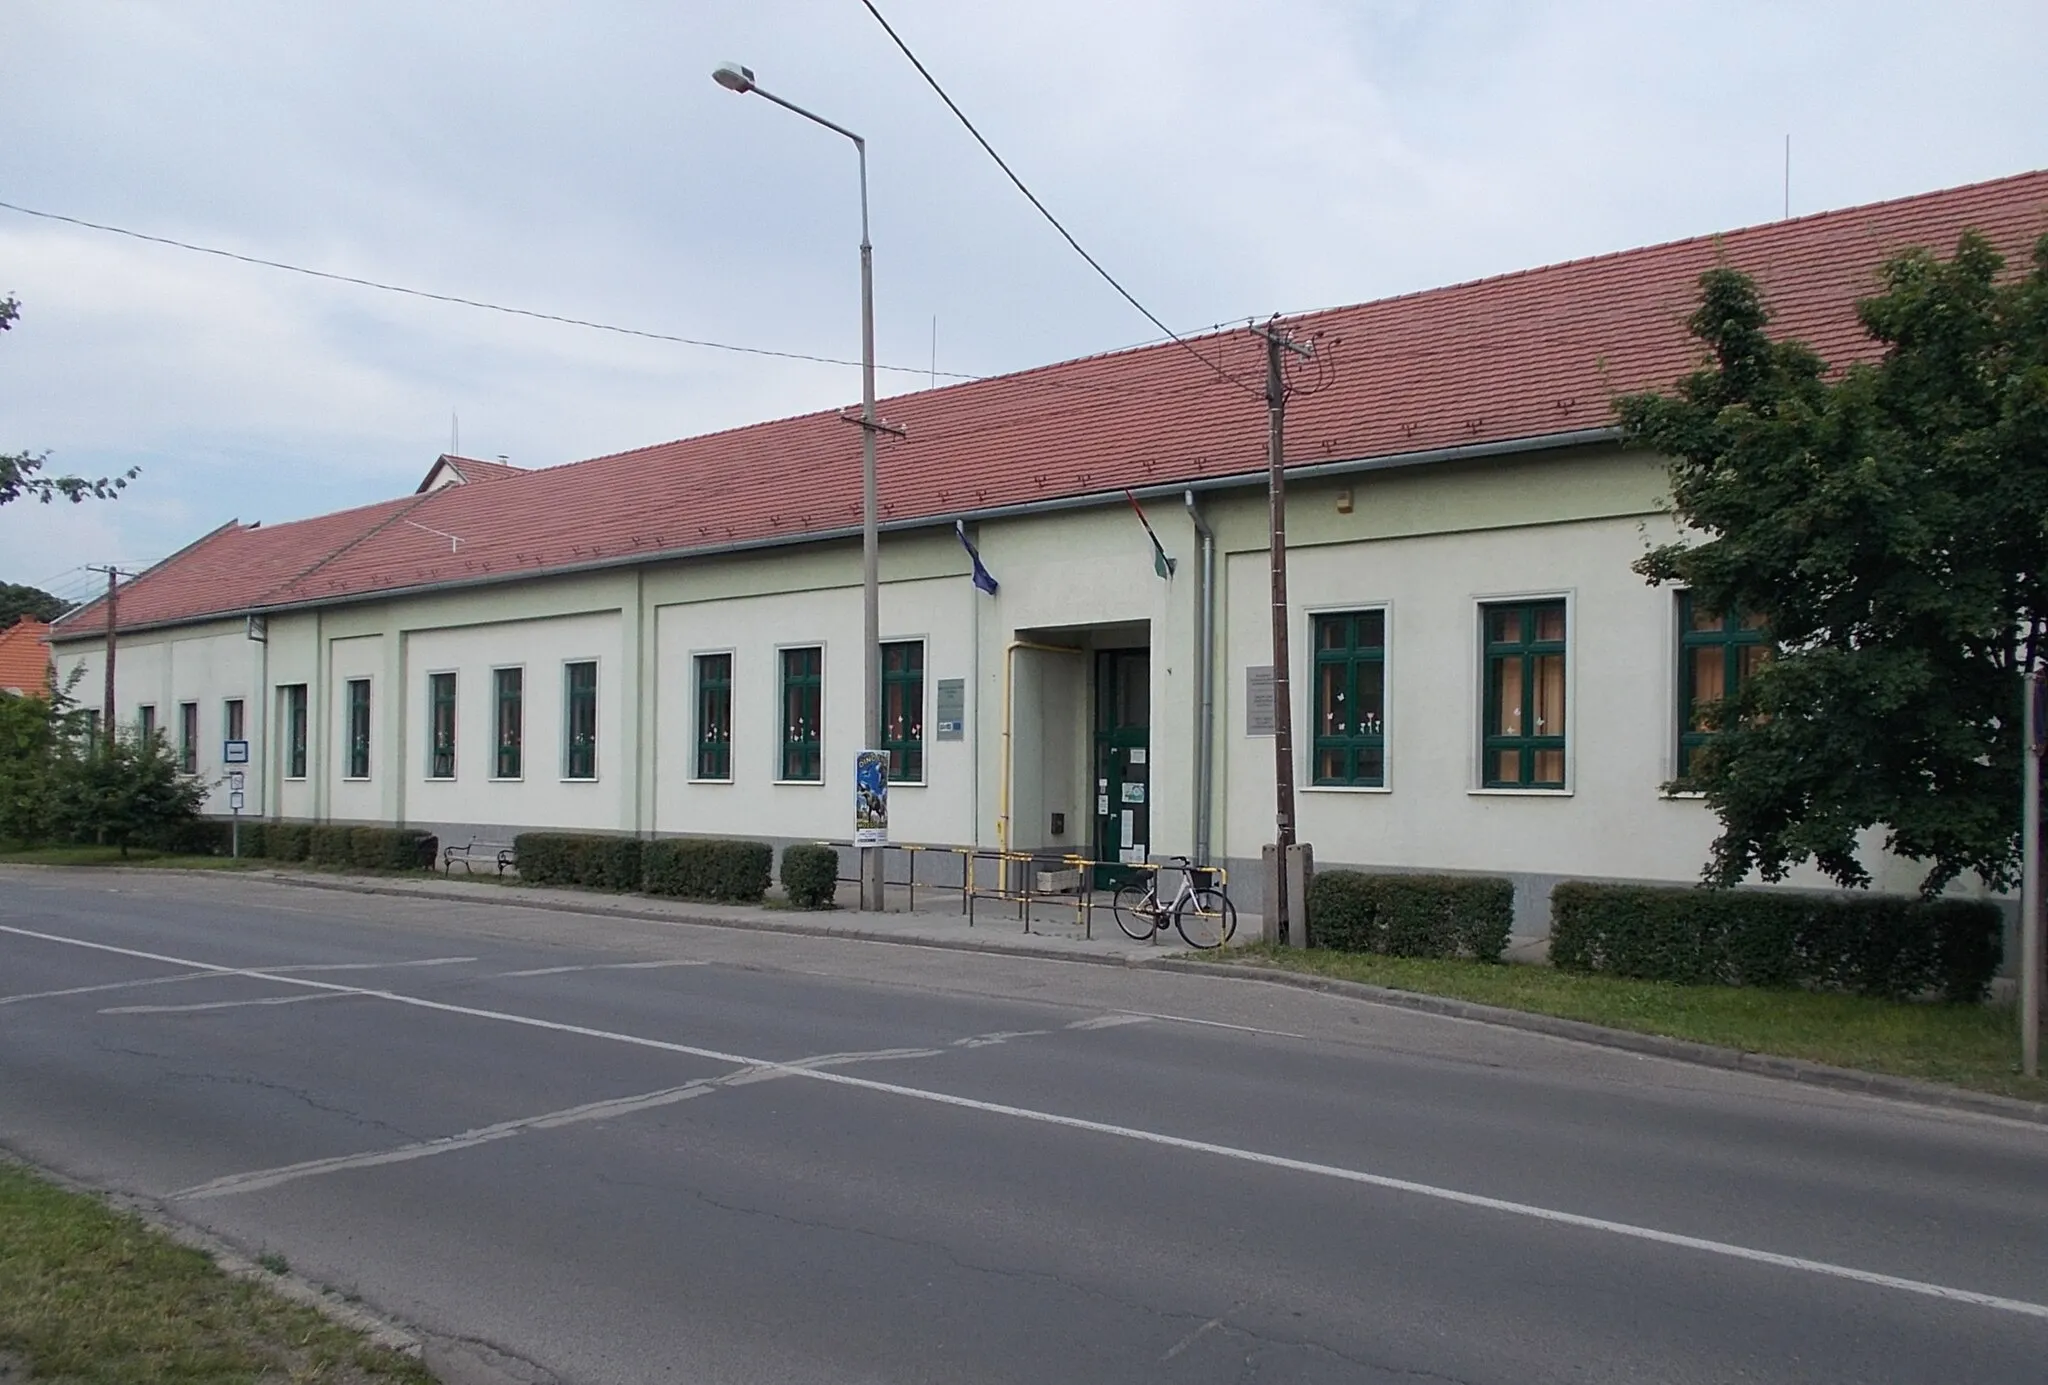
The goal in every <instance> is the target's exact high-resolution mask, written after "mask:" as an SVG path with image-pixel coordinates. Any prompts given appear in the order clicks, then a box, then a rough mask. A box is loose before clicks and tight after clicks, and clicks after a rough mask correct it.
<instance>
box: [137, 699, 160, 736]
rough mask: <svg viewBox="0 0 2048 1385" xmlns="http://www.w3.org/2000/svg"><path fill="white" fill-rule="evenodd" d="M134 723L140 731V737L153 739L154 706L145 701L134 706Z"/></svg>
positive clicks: (154, 727)
mask: <svg viewBox="0 0 2048 1385" xmlns="http://www.w3.org/2000/svg"><path fill="white" fill-rule="evenodd" d="M135 725H136V727H137V729H139V730H140V731H141V732H142V739H144V740H146V741H147V740H153V739H155V737H156V708H155V707H154V706H152V705H151V704H149V703H147V702H145V703H143V704H142V705H141V706H140V707H138V708H136V709H135Z"/></svg>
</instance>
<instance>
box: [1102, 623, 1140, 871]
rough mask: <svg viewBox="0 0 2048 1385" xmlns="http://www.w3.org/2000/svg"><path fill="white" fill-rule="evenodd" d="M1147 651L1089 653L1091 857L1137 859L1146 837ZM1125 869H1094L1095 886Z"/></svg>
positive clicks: (1115, 859)
mask: <svg viewBox="0 0 2048 1385" xmlns="http://www.w3.org/2000/svg"><path fill="white" fill-rule="evenodd" d="M1151 671H1152V656H1151V653H1150V651H1148V650H1143V649H1105V650H1103V651H1101V652H1100V653H1098V654H1097V655H1096V656H1095V832H1094V836H1093V842H1092V850H1091V854H1092V855H1093V857H1094V859H1095V860H1097V861H1103V862H1125V861H1143V860H1145V859H1146V857H1147V856H1148V855H1149V854H1150V853H1151V849H1152V847H1151V843H1152V764H1151V759H1152V754H1151V751H1152V746H1151V723H1152V716H1151V709H1152V679H1151ZM1127 873H1128V872H1126V871H1123V870H1121V869H1118V868H1117V866H1115V865H1102V866H1098V867H1096V870H1095V886H1096V888H1097V889H1114V888H1116V886H1117V884H1118V883H1119V882H1121V881H1122V879H1123V878H1124V876H1125V875H1126V874H1127Z"/></svg>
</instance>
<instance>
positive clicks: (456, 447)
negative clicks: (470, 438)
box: [448, 409, 462, 457]
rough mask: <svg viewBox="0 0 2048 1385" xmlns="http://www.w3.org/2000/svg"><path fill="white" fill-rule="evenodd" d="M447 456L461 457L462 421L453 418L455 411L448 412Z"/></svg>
mask: <svg viewBox="0 0 2048 1385" xmlns="http://www.w3.org/2000/svg"><path fill="white" fill-rule="evenodd" d="M448 455H449V456H451V457H460V456H461V455H462V420H461V419H459V418H457V417H456V416H455V410H453V409H450V410H449V411H448Z"/></svg>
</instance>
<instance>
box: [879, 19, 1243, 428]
mask: <svg viewBox="0 0 2048 1385" xmlns="http://www.w3.org/2000/svg"><path fill="white" fill-rule="evenodd" d="M860 2H861V4H863V5H865V6H866V7H867V12H868V13H869V14H871V15H873V16H874V17H875V23H877V24H879V25H881V26H882V32H884V33H886V34H887V35H888V36H889V37H890V39H892V40H893V41H894V42H895V44H896V46H897V47H898V48H900V49H902V50H903V56H904V57H906V58H908V59H910V65H911V66H912V67H914V68H916V69H917V75H918V76H920V77H922V78H924V80H925V84H926V85H927V86H929V87H930V88H931V89H932V90H933V91H935V92H937V93H938V97H939V99H940V100H941V101H943V102H945V103H946V109H947V110H949V111H951V112H952V113H953V116H954V118H955V119H957V120H958V121H959V122H960V123H961V124H962V125H963V126H965V127H966V129H967V133H968V134H970V135H973V136H974V141H975V143H977V144H979V145H980V146H981V147H982V149H983V150H985V151H986V152H987V154H988V156H989V157H990V158H991V159H994V160H995V161H996V167H997V168H1000V169H1001V170H1003V173H1004V174H1005V176H1007V177H1008V178H1009V180H1010V181H1011V182H1012V183H1015V184H1016V185H1017V191H1019V192H1021V193H1023V194H1024V198H1025V200H1026V201H1028V202H1030V203H1031V205H1032V206H1034V207H1036V208H1037V209H1038V214H1039V215H1040V216H1042V217H1044V218H1045V219H1046V221H1048V222H1049V223H1051V225H1052V228H1053V230H1055V231H1058V232H1059V233H1060V238H1061V239H1062V240H1064V241H1066V243H1067V244H1068V245H1070V246H1072V247H1073V248H1074V253H1075V254H1076V255H1079V256H1080V257H1081V258H1082V259H1084V260H1086V261H1087V262H1088V267H1089V268H1090V269H1092V270H1094V271H1095V272H1096V273H1097V274H1099V275H1101V276H1102V280H1103V282H1104V283H1106V284H1108V285H1109V286H1110V287H1111V288H1113V289H1115V290H1116V291H1117V292H1118V293H1119V294H1121V295H1122V296H1123V300H1124V301H1125V302H1126V303H1128V304H1130V305H1131V306H1132V307H1133V308H1136V309H1137V310H1138V311H1139V312H1141V313H1143V314H1144V315H1145V320H1146V321H1148V322H1150V323H1151V324H1152V325H1153V326H1154V327H1157V328H1158V329H1159V330H1160V331H1161V332H1164V333H1165V334H1166V336H1167V337H1168V338H1170V339H1171V340H1172V341H1173V342H1174V343H1176V344H1177V345H1178V346H1179V347H1180V348H1181V350H1183V351H1185V352H1187V353H1188V354H1189V355H1190V356H1193V357H1194V358H1195V359H1196V360H1198V361H1200V362H1201V363H1202V364H1203V365H1205V366H1207V367H1208V368H1209V369H1210V370H1212V371H1214V372H1215V373H1216V374H1217V376H1218V377H1220V378H1221V379H1224V380H1227V381H1229V382H1230V383H1231V384H1233V385H1235V386H1237V387H1238V388H1239V389H1241V390H1243V391H1244V392H1245V393H1247V394H1254V395H1256V394H1259V393H1260V391H1259V390H1257V389H1255V388H1254V387H1253V386H1251V385H1248V384H1246V383H1245V382H1244V381H1242V380H1240V379H1238V378H1237V377H1236V376H1235V375H1232V374H1231V373H1230V372H1229V371H1227V370H1225V369H1224V368H1223V367H1222V366H1220V365H1218V364H1217V363H1216V362H1214V361H1212V360H1210V359H1209V358H1208V357H1207V356H1204V355H1203V354H1202V353H1201V352H1200V351H1198V350H1196V349H1195V347H1194V346H1193V345H1192V344H1191V343H1189V342H1188V341H1187V340H1186V339H1184V338H1183V337H1182V336H1181V335H1180V334H1179V333H1178V332H1175V331H1174V330H1173V329H1172V328H1171V327H1169V326H1167V325H1166V324H1165V323H1164V322H1161V321H1160V320H1159V317H1158V315H1157V314H1156V313H1154V312H1153V311H1152V310H1151V309H1150V308H1148V307H1146V306H1145V305H1144V304H1143V303H1140V302H1139V301H1138V299H1137V297H1136V295H1134V294H1133V293H1132V292H1131V291H1130V290H1129V289H1127V288H1125V287H1124V286H1123V285H1122V284H1120V283H1118V282H1117V279H1116V276H1115V275H1113V274H1111V273H1110V272H1109V271H1108V270H1106V269H1104V268H1103V267H1102V262H1101V261H1099V260H1097V259H1096V258H1095V257H1094V256H1093V255H1091V254H1089V253H1088V252H1087V250H1086V249H1084V248H1083V247H1082V245H1081V242H1080V241H1078V240H1075V239H1074V233H1073V232H1071V231H1069V230H1068V229H1067V228H1066V227H1065V226H1063V225H1062V224H1060V219H1059V218H1058V217H1056V216H1054V215H1053V214H1052V212H1051V211H1050V210H1049V209H1048V208H1047V207H1046V205H1045V203H1043V202H1041V201H1039V200H1038V194H1037V193H1035V192H1033V191H1032V190H1031V189H1030V188H1029V187H1027V186H1025V183H1024V180H1023V179H1022V178H1019V177H1018V176H1017V171H1016V170H1015V169H1013V168H1011V167H1010V165H1009V164H1008V162H1006V161H1005V160H1004V158H1003V156H1002V155H1001V154H998V153H997V152H996V147H995V146H994V145H993V144H990V143H989V142H988V140H987V138H986V137H984V136H983V134H982V133H981V131H979V130H977V129H975V128H974V122H973V121H971V120H969V119H968V118H967V112H965V111H963V110H961V109H960V106H959V103H957V102H956V101H954V100H953V98H952V97H950V96H948V95H947V94H946V89H945V88H944V87H942V86H940V85H939V79H938V78H936V77H934V76H932V74H931V70H930V69H929V68H927V67H926V66H925V65H924V64H923V63H922V62H920V61H919V60H918V56H917V54H915V53H913V52H911V51H910V45H909V44H907V43H905V42H904V41H903V36H902V35H901V34H899V33H897V32H896V30H895V28H894V27H892V26H891V25H890V23H889V21H888V20H887V19H885V18H883V17H882V12H881V11H880V10H878V9H876V8H875V3H874V0H860Z"/></svg>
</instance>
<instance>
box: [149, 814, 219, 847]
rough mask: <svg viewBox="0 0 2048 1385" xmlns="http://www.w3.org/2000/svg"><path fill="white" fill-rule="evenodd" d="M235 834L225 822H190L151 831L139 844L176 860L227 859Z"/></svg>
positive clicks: (196, 820) (189, 819)
mask: <svg viewBox="0 0 2048 1385" xmlns="http://www.w3.org/2000/svg"><path fill="white" fill-rule="evenodd" d="M232 830H233V829H232V828H231V827H230V825H229V824H228V822H227V821H226V820H225V819H223V818H187V819H186V820H185V821H183V822H172V823H166V824H165V825H163V826H161V827H155V828H151V829H150V830H149V831H147V832H144V833H141V834H140V835H139V836H138V838H137V840H136V843H135V844H136V845H137V846H144V847H149V848H151V849H152V850H156V851H167V852H170V853H171V854H173V855H176V856H225V855H227V854H228V848H229V847H230V845H232V843H231V842H230V841H229V833H230V832H231V831H232Z"/></svg>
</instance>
